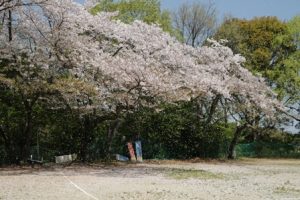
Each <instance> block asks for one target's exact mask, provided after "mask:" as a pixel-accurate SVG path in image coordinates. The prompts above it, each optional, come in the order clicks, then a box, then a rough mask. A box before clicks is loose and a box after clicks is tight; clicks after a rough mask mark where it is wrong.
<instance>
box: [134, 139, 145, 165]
mask: <svg viewBox="0 0 300 200" xmlns="http://www.w3.org/2000/svg"><path fill="white" fill-rule="evenodd" d="M135 151H136V158H137V161H138V162H143V152H142V142H141V141H135Z"/></svg>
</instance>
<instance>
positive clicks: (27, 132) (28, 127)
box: [21, 106, 33, 161]
mask: <svg viewBox="0 0 300 200" xmlns="http://www.w3.org/2000/svg"><path fill="white" fill-rule="evenodd" d="M26 107H27V106H26ZM32 120H33V116H32V106H29V107H27V111H26V124H25V127H24V132H23V137H24V138H25V142H24V143H23V147H21V151H22V152H21V158H22V160H23V161H26V160H27V159H28V157H29V154H30V146H31V142H32V128H33V124H32V123H33V122H32Z"/></svg>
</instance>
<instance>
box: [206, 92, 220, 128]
mask: <svg viewBox="0 0 300 200" xmlns="http://www.w3.org/2000/svg"><path fill="white" fill-rule="evenodd" d="M220 98H221V95H219V94H218V95H217V96H216V97H215V98H214V99H213V102H212V104H211V106H210V109H209V113H208V116H207V120H206V125H207V126H208V125H209V124H210V123H211V121H212V118H213V115H214V113H215V111H216V109H217V106H218V102H219V100H220Z"/></svg>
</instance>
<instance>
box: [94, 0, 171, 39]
mask: <svg viewBox="0 0 300 200" xmlns="http://www.w3.org/2000/svg"><path fill="white" fill-rule="evenodd" d="M101 11H105V12H116V11H118V12H119V14H118V16H117V18H118V19H120V20H121V21H123V22H125V23H131V22H133V21H134V20H141V21H143V22H146V23H148V24H159V25H160V27H161V28H162V29H163V30H164V31H166V32H169V33H172V34H173V28H172V20H171V16H170V13H169V12H168V11H166V10H164V11H162V10H161V8H160V1H159V0H118V1H113V0H100V1H99V3H98V4H97V5H96V6H95V7H93V8H92V9H91V13H92V14H97V13H99V12H101Z"/></svg>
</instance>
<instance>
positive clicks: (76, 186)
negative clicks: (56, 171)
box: [61, 172, 99, 200]
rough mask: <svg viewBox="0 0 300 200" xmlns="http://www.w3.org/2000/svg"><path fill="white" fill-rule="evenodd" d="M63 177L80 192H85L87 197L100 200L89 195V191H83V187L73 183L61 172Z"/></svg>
mask: <svg viewBox="0 0 300 200" xmlns="http://www.w3.org/2000/svg"><path fill="white" fill-rule="evenodd" d="M61 173H62V175H63V177H64V178H65V179H67V180H68V181H69V182H70V183H71V184H72V185H73V186H74V187H75V188H77V189H78V190H80V191H81V192H83V193H84V194H85V195H86V196H89V197H90V198H92V199H94V200H99V199H98V198H97V197H95V196H93V195H91V194H90V193H88V192H87V191H85V190H84V189H82V188H81V187H79V186H78V185H76V183H74V182H73V181H71V180H70V179H69V178H68V177H67V176H66V175H65V174H64V173H63V172H61Z"/></svg>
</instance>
